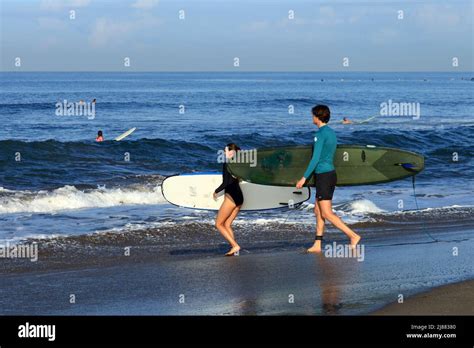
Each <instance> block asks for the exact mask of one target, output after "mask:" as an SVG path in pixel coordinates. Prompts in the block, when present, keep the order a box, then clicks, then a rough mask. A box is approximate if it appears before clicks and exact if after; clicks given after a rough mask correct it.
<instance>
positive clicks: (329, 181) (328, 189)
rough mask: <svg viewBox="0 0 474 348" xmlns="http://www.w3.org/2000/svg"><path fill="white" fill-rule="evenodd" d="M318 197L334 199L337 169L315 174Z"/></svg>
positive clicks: (325, 199)
mask: <svg viewBox="0 0 474 348" xmlns="http://www.w3.org/2000/svg"><path fill="white" fill-rule="evenodd" d="M314 181H315V185H314V186H315V187H316V199H317V200H318V201H327V200H332V196H333V194H334V190H335V189H336V184H337V175H336V171H335V170H333V171H331V172H326V173H321V174H315V175H314Z"/></svg>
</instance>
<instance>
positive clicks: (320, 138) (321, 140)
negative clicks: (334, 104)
mask: <svg viewBox="0 0 474 348" xmlns="http://www.w3.org/2000/svg"><path fill="white" fill-rule="evenodd" d="M311 111H312V114H313V123H314V124H315V125H316V126H318V128H319V131H318V132H316V134H315V136H314V145H313V157H312V158H311V162H310V163H309V165H308V168H307V169H306V172H305V173H304V176H303V177H302V178H301V179H300V180H299V181H298V183H297V184H296V188H298V189H300V188H302V187H303V185H304V184H305V183H306V180H308V179H309V178H310V177H311V176H312V175H315V186H316V202H315V203H314V214H315V215H316V238H315V241H314V244H313V246H312V247H311V248H309V249H308V252H312V253H314V252H316V253H317V252H321V242H322V240H323V234H324V223H325V222H326V220H328V221H329V222H330V223H332V224H333V225H334V226H335V227H337V228H338V229H339V230H341V231H342V232H344V233H345V234H346V235H347V236H348V237H349V239H350V245H351V247H352V248H355V247H356V245H357V243H359V241H360V238H361V237H360V236H359V235H358V234H357V233H355V232H354V231H353V230H351V229H350V228H349V227H348V226H347V225H346V224H345V223H344V222H343V221H342V220H341V219H340V218H339V217H338V216H337V215H336V214H334V212H333V211H332V197H333V194H334V190H335V188H336V183H337V176H336V170H335V168H334V155H335V153H336V146H337V138H336V133H335V132H334V131H333V130H332V129H331V128H330V127H329V126H328V125H327V123H328V122H329V119H330V118H331V112H330V111H329V108H328V107H327V106H326V105H317V106H315V107H314V108H313V109H312V110H311Z"/></svg>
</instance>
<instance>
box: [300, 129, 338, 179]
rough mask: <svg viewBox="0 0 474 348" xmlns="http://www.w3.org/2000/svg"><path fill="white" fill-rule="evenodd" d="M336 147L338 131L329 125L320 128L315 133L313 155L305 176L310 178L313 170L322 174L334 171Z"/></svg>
mask: <svg viewBox="0 0 474 348" xmlns="http://www.w3.org/2000/svg"><path fill="white" fill-rule="evenodd" d="M336 147H337V138H336V133H335V132H334V131H333V130H332V129H331V128H330V127H329V126H322V127H321V128H319V131H317V132H316V133H315V135H314V144H313V157H312V158H311V162H309V165H308V168H306V171H305V172H304V177H305V178H306V179H308V178H309V177H310V176H311V175H312V174H313V172H316V174H321V173H327V172H330V171H333V170H334V155H335V153H336Z"/></svg>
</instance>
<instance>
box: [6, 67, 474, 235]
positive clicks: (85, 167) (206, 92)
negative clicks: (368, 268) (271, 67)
mask: <svg viewBox="0 0 474 348" xmlns="http://www.w3.org/2000/svg"><path fill="white" fill-rule="evenodd" d="M473 76H474V74H473V73H0V117H1V122H2V127H0V226H1V228H0V241H6V240H8V241H21V240H24V239H26V238H30V237H34V238H52V237H53V238H54V237H57V236H67V235H83V234H84V235H88V234H93V233H102V232H108V231H113V232H116V233H127V232H128V231H131V230H145V229H148V228H157V227H160V226H165V225H166V226H168V227H170V228H171V231H172V227H173V226H178V225H183V224H186V223H191V224H192V223H193V222H203V221H205V222H206V221H207V222H209V224H212V219H213V218H214V216H215V213H213V212H205V211H204V212H203V211H193V210H188V209H183V208H178V207H174V206H172V205H170V204H168V203H167V202H166V201H165V200H164V199H163V197H162V195H161V189H160V184H161V181H162V180H163V178H164V177H165V176H166V175H170V174H175V173H184V172H192V171H209V170H215V171H218V170H219V169H220V165H219V164H218V163H217V161H216V159H217V151H218V150H220V149H222V148H223V146H225V144H227V143H229V142H235V143H237V144H239V145H240V146H241V147H242V148H255V147H257V148H258V147H267V146H280V145H292V144H294V145H296V144H311V143H312V137H313V133H314V132H315V130H316V128H315V126H314V125H313V124H312V122H311V114H310V111H311V107H312V106H314V105H315V104H318V103H323V104H326V105H328V106H329V107H330V108H331V111H332V119H331V122H330V125H331V127H333V128H334V129H335V130H336V132H337V136H338V141H339V143H340V144H362V145H365V144H372V145H378V146H388V147H396V148H402V149H406V150H410V151H415V152H418V153H421V154H423V155H424V156H425V161H426V168H425V170H424V171H423V172H422V173H421V174H419V175H418V176H417V177H416V198H417V200H416V201H415V196H414V192H413V187H412V181H411V179H405V180H401V181H396V182H392V183H386V184H379V185H370V186H358V187H344V188H338V189H337V190H336V194H335V199H334V205H335V210H336V212H337V213H338V214H339V215H341V216H342V217H343V218H344V219H345V220H346V221H347V222H349V223H351V224H357V223H358V224H360V223H366V224H370V223H377V224H384V222H387V223H388V221H391V222H393V219H394V216H398V217H399V219H400V221H403V219H404V216H406V214H410V216H412V215H413V214H416V212H414V210H419V211H420V215H419V216H420V218H423V219H426V220H430V219H431V218H432V217H433V216H436V217H437V218H439V217H440V216H443V214H445V215H449V216H450V217H451V218H453V219H463V218H469V216H472V212H473V211H474V210H472V207H473V206H474V186H473V177H474V175H473V174H474V162H473V155H474V147H473V145H474V140H473V139H474V103H473V102H474V81H472V77H473ZM94 98H96V99H97V103H96V106H95V116H94V117H93V118H92V117H87V116H84V115H76V116H74V115H69V116H67V115H64V116H58V115H56V113H55V112H56V105H55V104H56V103H57V102H58V101H61V102H62V101H64V100H67V101H69V102H77V101H79V100H84V101H86V102H88V101H91V100H92V99H94ZM389 100H391V101H392V102H403V103H408V102H409V103H419V105H420V111H421V114H420V117H419V118H417V117H415V118H414V117H412V116H406V115H401V116H395V115H387V116H385V115H381V114H380V105H381V103H384V102H388V101H389ZM290 106H292V107H293V108H294V113H289V112H288V110H289V107H290ZM183 110H184V112H180V111H183ZM371 116H377V117H375V118H374V119H372V120H371V121H370V122H367V123H364V124H354V125H342V124H341V123H340V121H341V119H342V117H349V118H351V119H353V120H364V119H367V118H369V117H371ZM132 127H137V130H136V131H135V132H134V133H133V134H132V135H131V136H130V137H128V138H127V139H126V140H124V141H121V142H119V143H117V142H114V141H113V140H112V139H113V138H114V137H116V136H118V135H119V134H121V133H122V132H124V131H126V130H127V129H130V128H132ZM99 129H101V130H103V132H104V136H105V139H106V141H105V142H104V143H96V142H95V141H94V139H95V136H96V134H97V131H98V130H99ZM127 156H128V157H129V160H126V157H127ZM313 202H314V200H313ZM311 208H312V203H311V202H308V203H305V204H304V205H303V206H301V207H299V208H298V209H297V211H290V210H288V209H280V210H275V211H266V212H261V213H255V212H252V213H250V212H249V213H242V214H241V215H240V216H239V219H238V226H239V228H241V229H245V228H246V226H247V225H252V226H253V227H255V226H257V227H258V226H259V225H265V224H269V223H270V224H271V223H276V224H285V223H288V222H291V223H295V222H304V223H314V222H313V220H314V217H313V216H312V213H311ZM466 211H467V213H466ZM289 217H290V218H289ZM253 230H254V231H256V232H255V233H258V228H256V229H253ZM212 233H215V232H214V231H212Z"/></svg>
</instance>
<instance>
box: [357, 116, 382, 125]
mask: <svg viewBox="0 0 474 348" xmlns="http://www.w3.org/2000/svg"><path fill="white" fill-rule="evenodd" d="M375 117H377V116H372V117H369V118H366V119H365V120H362V121H356V122H354V123H355V124H363V123H367V122H369V121H372V120H373V119H374V118H375Z"/></svg>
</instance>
